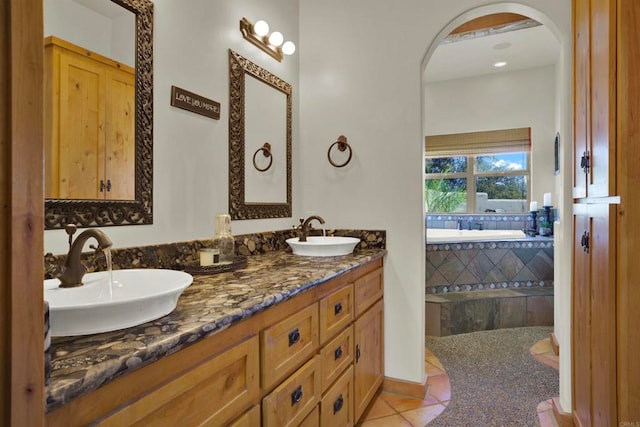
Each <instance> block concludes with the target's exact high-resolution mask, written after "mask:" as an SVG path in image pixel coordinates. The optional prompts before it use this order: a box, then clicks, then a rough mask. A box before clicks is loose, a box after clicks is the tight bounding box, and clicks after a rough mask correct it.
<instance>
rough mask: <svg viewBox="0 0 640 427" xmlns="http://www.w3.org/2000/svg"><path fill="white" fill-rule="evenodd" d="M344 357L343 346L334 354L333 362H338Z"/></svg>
mask: <svg viewBox="0 0 640 427" xmlns="http://www.w3.org/2000/svg"><path fill="white" fill-rule="evenodd" d="M341 357H342V346H340V347H338V348H336V351H334V352H333V360H338V359H340V358H341Z"/></svg>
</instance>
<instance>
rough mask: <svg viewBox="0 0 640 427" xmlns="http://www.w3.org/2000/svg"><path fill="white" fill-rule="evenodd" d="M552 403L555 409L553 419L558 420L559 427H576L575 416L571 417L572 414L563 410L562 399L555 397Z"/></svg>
mask: <svg viewBox="0 0 640 427" xmlns="http://www.w3.org/2000/svg"><path fill="white" fill-rule="evenodd" d="M551 403H552V407H553V418H555V419H556V423H557V424H558V427H574V424H573V416H572V415H571V412H565V411H563V410H562V405H560V398H559V397H554V398H553V399H552V400H551Z"/></svg>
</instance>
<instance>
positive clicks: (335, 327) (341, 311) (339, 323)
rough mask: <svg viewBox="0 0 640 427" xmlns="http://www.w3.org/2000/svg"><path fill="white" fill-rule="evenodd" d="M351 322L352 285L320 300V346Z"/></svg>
mask: <svg viewBox="0 0 640 427" xmlns="http://www.w3.org/2000/svg"><path fill="white" fill-rule="evenodd" d="M352 320H353V285H348V286H346V287H344V288H342V289H339V290H337V291H335V292H334V293H332V294H331V295H329V296H327V297H325V298H323V299H321V300H320V344H324V343H325V342H327V341H328V340H330V339H331V338H332V337H334V336H335V335H336V334H337V333H338V332H339V331H341V330H342V329H344V327H345V326H347V325H348V324H349V323H351V321H352Z"/></svg>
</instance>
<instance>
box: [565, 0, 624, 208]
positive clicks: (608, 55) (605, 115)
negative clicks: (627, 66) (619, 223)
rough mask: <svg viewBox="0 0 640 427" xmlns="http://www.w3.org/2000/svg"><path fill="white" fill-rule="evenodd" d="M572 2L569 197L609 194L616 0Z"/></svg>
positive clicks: (612, 156) (612, 166)
mask: <svg viewBox="0 0 640 427" xmlns="http://www.w3.org/2000/svg"><path fill="white" fill-rule="evenodd" d="M573 4H574V8H573V20H574V21H573V24H574V28H575V32H574V94H573V96H574V129H573V131H574V168H573V173H574V179H573V181H574V184H573V185H574V188H573V197H574V198H583V197H608V196H612V195H615V192H616V179H615V161H616V157H615V147H616V144H615V141H616V122H615V120H616V118H615V111H616V75H615V73H616V0H575V1H574V2H573Z"/></svg>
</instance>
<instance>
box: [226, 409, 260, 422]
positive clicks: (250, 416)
mask: <svg viewBox="0 0 640 427" xmlns="http://www.w3.org/2000/svg"><path fill="white" fill-rule="evenodd" d="M259 425H260V405H255V406H253V407H252V408H251V409H249V410H248V411H247V412H245V413H244V414H242V415H241V416H240V418H238V419H237V420H235V421H234V422H232V423H231V424H229V427H254V426H259Z"/></svg>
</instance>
